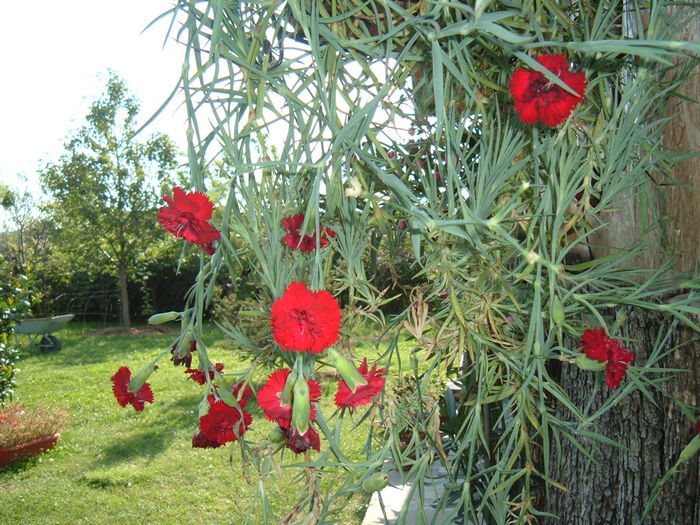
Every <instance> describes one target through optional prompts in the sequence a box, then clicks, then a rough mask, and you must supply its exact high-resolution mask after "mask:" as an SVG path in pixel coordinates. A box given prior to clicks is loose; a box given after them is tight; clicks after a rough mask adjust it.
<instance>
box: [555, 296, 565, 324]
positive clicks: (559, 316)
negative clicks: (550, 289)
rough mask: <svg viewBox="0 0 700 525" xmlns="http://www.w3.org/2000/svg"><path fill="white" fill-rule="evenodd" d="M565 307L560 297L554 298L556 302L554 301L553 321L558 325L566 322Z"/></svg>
mask: <svg viewBox="0 0 700 525" xmlns="http://www.w3.org/2000/svg"><path fill="white" fill-rule="evenodd" d="M564 317H565V316H564V306H563V305H562V304H561V301H560V300H559V296H557V295H555V296H554V301H552V321H554V322H555V323H557V324H559V325H560V324H562V323H563V322H564Z"/></svg>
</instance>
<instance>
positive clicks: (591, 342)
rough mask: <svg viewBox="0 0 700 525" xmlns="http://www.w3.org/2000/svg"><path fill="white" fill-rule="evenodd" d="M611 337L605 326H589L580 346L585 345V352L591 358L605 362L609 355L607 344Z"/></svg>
mask: <svg viewBox="0 0 700 525" xmlns="http://www.w3.org/2000/svg"><path fill="white" fill-rule="evenodd" d="M609 339H610V338H609V337H608V334H607V333H606V332H605V328H589V329H588V330H584V332H583V335H582V336H581V340H582V342H581V344H580V345H579V347H583V353H584V354H586V356H588V357H589V358H591V359H595V360H596V361H598V362H600V363H604V362H605V361H607V360H608V357H609V355H608V346H607V345H608V340H609Z"/></svg>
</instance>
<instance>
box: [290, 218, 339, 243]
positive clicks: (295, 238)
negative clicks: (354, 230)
mask: <svg viewBox="0 0 700 525" xmlns="http://www.w3.org/2000/svg"><path fill="white" fill-rule="evenodd" d="M303 225H304V214H303V213H297V214H296V215H293V216H291V217H286V218H284V219H282V227H283V228H284V229H285V230H287V231H288V232H289V233H287V234H286V235H285V236H284V237H282V242H284V244H286V245H287V246H288V247H290V248H291V249H292V250H303V251H305V252H312V251H314V250H315V249H316V234H315V233H314V234H313V235H303V236H302V234H301V232H300V231H299V230H301V227H302V226H303ZM320 234H321V235H320V238H319V241H318V242H319V245H320V246H321V247H324V246H328V244H329V243H330V240H329V237H335V232H334V231H333V230H332V229H330V228H328V227H324V226H323V225H321V226H320Z"/></svg>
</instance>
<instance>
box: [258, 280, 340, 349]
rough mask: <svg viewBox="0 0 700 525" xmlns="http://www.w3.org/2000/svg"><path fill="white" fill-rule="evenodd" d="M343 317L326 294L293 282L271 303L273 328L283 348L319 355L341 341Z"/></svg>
mask: <svg viewBox="0 0 700 525" xmlns="http://www.w3.org/2000/svg"><path fill="white" fill-rule="evenodd" d="M340 318H341V313H340V307H339V306H338V302H337V301H336V300H335V298H334V297H333V296H332V295H331V294H329V293H328V292H327V291H325V290H320V291H318V292H312V291H311V290H309V289H308V288H307V287H306V285H305V284H304V283H291V284H290V285H289V286H287V289H286V290H285V292H284V295H283V296H282V297H280V298H279V299H277V300H276V301H275V302H274V303H273V304H272V309H271V319H270V326H271V328H272V335H273V336H274V338H275V341H277V344H279V345H280V347H282V348H283V349H285V350H293V351H297V352H304V351H308V352H313V353H318V352H322V351H323V350H325V349H326V348H328V347H329V346H331V345H332V344H334V343H335V342H336V341H337V340H338V333H339V332H340Z"/></svg>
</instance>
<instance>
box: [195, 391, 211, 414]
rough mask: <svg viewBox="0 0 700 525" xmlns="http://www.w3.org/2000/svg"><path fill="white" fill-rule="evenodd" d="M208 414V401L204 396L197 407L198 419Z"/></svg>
mask: <svg viewBox="0 0 700 525" xmlns="http://www.w3.org/2000/svg"><path fill="white" fill-rule="evenodd" d="M208 413H209V399H207V396H204V397H203V398H202V400H201V401H200V402H199V406H198V407H197V414H198V416H199V417H203V416H206V415H207V414H208Z"/></svg>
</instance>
